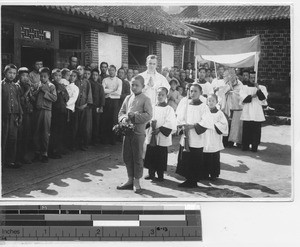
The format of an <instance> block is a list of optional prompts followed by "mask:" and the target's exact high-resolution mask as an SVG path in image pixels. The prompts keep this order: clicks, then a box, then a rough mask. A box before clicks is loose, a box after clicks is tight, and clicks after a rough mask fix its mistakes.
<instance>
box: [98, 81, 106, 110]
mask: <svg viewBox="0 0 300 247" xmlns="http://www.w3.org/2000/svg"><path fill="white" fill-rule="evenodd" d="M104 105H105V93H104V88H103V86H102V84H100V85H99V106H100V107H103V106H104Z"/></svg>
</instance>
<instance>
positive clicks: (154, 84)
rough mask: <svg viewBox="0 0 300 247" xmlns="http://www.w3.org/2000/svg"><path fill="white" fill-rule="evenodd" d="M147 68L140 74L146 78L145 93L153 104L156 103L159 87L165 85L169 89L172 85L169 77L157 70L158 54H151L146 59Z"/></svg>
mask: <svg viewBox="0 0 300 247" xmlns="http://www.w3.org/2000/svg"><path fill="white" fill-rule="evenodd" d="M146 66H147V70H146V71H145V72H143V73H141V74H140V75H141V76H142V77H143V78H144V80H145V87H144V89H143V93H144V94H145V95H146V96H148V97H149V98H150V100H151V104H152V105H154V104H156V91H157V89H158V88H159V87H165V88H167V89H168V90H169V89H170V85H169V83H168V81H167V79H166V78H165V77H164V76H163V75H162V74H160V73H158V72H157V71H156V68H157V56H156V55H149V56H148V57H147V59H146Z"/></svg>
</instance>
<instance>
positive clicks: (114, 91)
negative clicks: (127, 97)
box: [102, 65, 122, 145]
mask: <svg viewBox="0 0 300 247" xmlns="http://www.w3.org/2000/svg"><path fill="white" fill-rule="evenodd" d="M108 73H109V77H106V78H104V79H103V81H102V85H103V88H104V93H105V107H104V114H103V118H104V119H103V120H104V130H103V134H104V136H103V137H104V138H103V140H102V142H103V144H107V143H110V144H111V145H115V144H116V137H115V135H114V133H113V131H112V128H113V126H114V125H115V124H117V123H118V112H119V109H120V106H119V101H120V97H121V93H122V81H121V79H119V78H118V77H116V67H115V66H114V65H111V66H109V69H108Z"/></svg>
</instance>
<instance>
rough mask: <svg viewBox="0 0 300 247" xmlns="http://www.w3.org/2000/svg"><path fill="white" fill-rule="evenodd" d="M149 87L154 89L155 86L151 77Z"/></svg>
mask: <svg viewBox="0 0 300 247" xmlns="http://www.w3.org/2000/svg"><path fill="white" fill-rule="evenodd" d="M148 86H149V87H153V86H154V82H153V78H152V76H150V79H149V81H148Z"/></svg>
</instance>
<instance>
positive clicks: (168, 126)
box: [159, 106, 177, 136]
mask: <svg viewBox="0 0 300 247" xmlns="http://www.w3.org/2000/svg"><path fill="white" fill-rule="evenodd" d="M167 107H168V106H167ZM166 114H167V116H166V121H165V123H164V124H163V125H162V126H161V127H159V130H160V132H161V133H162V134H163V135H164V136H169V135H170V134H171V133H172V131H174V132H175V131H176V129H177V126H176V116H175V112H174V109H173V108H172V107H168V111H167V113H166Z"/></svg>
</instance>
